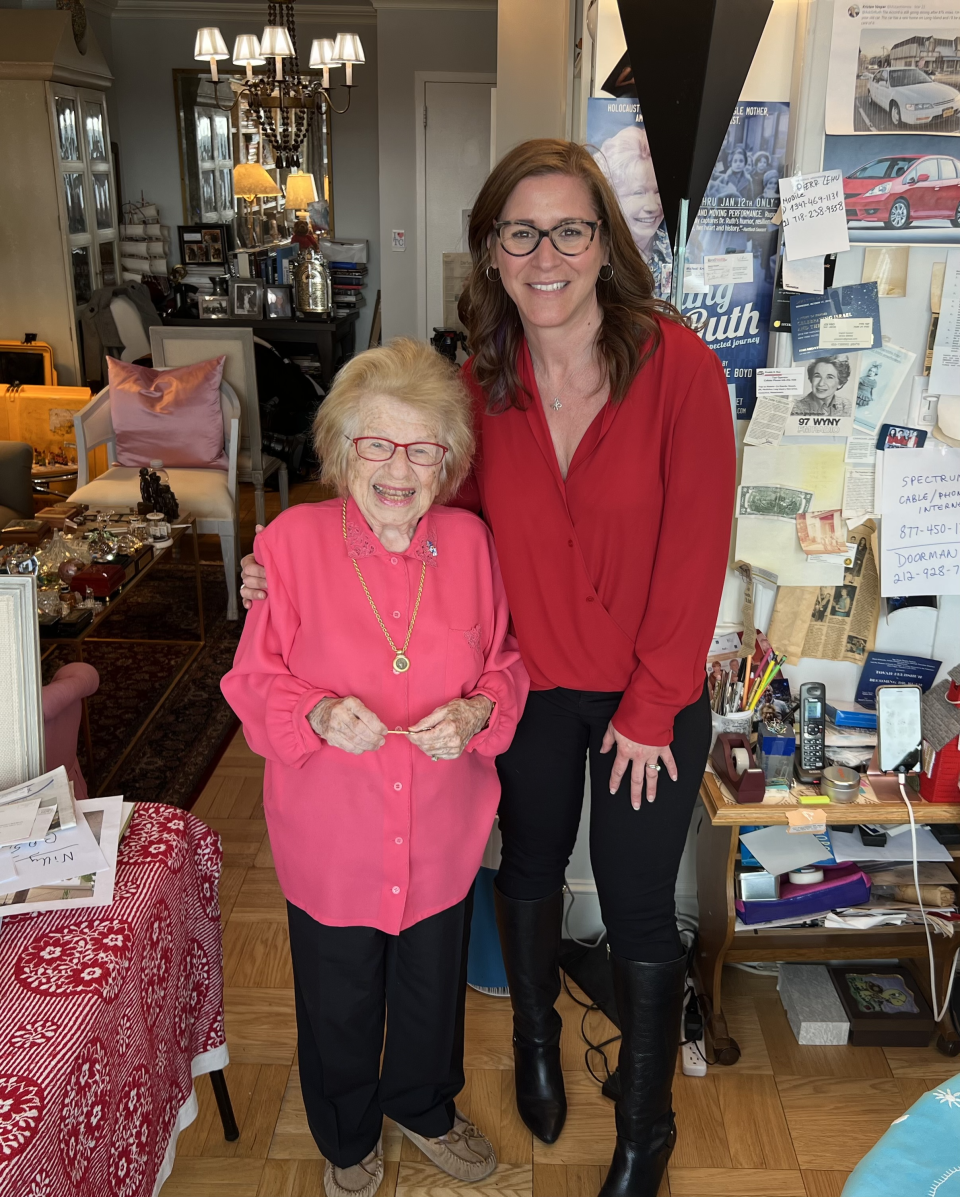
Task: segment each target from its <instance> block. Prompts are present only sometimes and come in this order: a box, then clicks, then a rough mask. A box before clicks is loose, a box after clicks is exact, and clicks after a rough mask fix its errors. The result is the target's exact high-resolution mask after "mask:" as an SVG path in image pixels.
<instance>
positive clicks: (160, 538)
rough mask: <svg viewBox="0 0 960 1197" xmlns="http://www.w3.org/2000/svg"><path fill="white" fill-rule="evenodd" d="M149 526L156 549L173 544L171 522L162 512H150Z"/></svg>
mask: <svg viewBox="0 0 960 1197" xmlns="http://www.w3.org/2000/svg"><path fill="white" fill-rule="evenodd" d="M147 528H148V529H149V534H150V542H151V543H152V545H153V547H154V548H155V549H163V548H166V547H167V545H170V544H173V538H172V537H171V535H170V531H171V529H170V524H169V522H168V521H167V517H166V516H165V515H164V514H163V513H162V512H160V511H151V512H150V513H149V515H148V516H147Z"/></svg>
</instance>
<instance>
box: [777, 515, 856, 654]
mask: <svg viewBox="0 0 960 1197" xmlns="http://www.w3.org/2000/svg"><path fill="white" fill-rule="evenodd" d="M876 535H877V528H876V524H874V522H873V521H872V520H867V521H866V522H865V523H863V524H861V525H860V526H859V527H857V528H854V529H853V530H852V531H851V533H850V540H851V542H855V543H856V546H857V547H856V551H855V553H854V555H853V557H852V558H851V563H850V565H848V566H847V568H846V569H845V570H844V574H843V584H842V585H841V586H785V587H781V588H780V590H779V592H778V594H777V602H776V606H775V607H774V609H773V618H772V620H771V621H770V630H769V633H768V637H769V640H770V643H771V644H772V645H773V647H774V649H775V650H776V651H777V652H781V653H786V654H787V660H788V661H789V663H790V664H791V665H796V664H797V662H798V661H799V660H800V658H801V657H819V658H821V659H822V660H827V661H851V662H852V663H853V664H855V665H862V664H863V662H864V660H865V658H866V655H867V653H868V652H871V651H872V650H873V646H874V638H875V636H876V629H877V616H878V614H879V607H880V583H879V578H878V576H877V564H876V560H877V558H876V551H877V545H876Z"/></svg>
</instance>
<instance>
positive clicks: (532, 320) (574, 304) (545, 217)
mask: <svg viewBox="0 0 960 1197" xmlns="http://www.w3.org/2000/svg"><path fill="white" fill-rule="evenodd" d="M597 218H598V214H597V211H596V209H595V207H594V205H593V202H592V200H591V198H590V192H589V191H588V189H587V186H586V184H585V183H583V182H582V181H581V180H580V179H577V178H574V177H572V176H571V175H557V174H550V175H538V176H533V177H531V178H528V179H523V180H522V182H520V183H518V184H517V185H516V187H514V189H513V191H512V192H511V193H510V195H509V197H508V199H507V202H506V203H505V204H504V206H503V211H502V212H501V213H500V220H523V221H529V222H530V223H531V224H533V225H535V226H536V227H537V228H540V229H550V228H553V226H554V225H556V224H559V223H560V222H561V221H562V220H596V219H597ZM489 248H490V258H491V261H492V264H493V265H494V266H496V267H497V269H498V270H499V271H500V278H501V281H502V283H503V287H504V290H505V291H506V292H507V294H508V295H509V296H510V298H511V299H512V300H513V302H514V303H515V304H516V305H517V308H518V310H519V312H520V318H521V320H522V321H523V323H524V325H525V326H526V327H527V328H561V327H563V326H564V325H565V324H568V323H570V322H571V321H574V320H576V319H577V318H578V317H581V316H584V315H586V314H587V313H588V312H589V311H592V310H593V309H595V308H596V306H597V296H596V285H597V275H598V274H599V272H600V267H601V266H602V265H603V264H604V263H605V262H606V261H607V260H608V258H607V252H606V249H605V247H604V245H603V241H602V239H601V230H600V229H598V230H597V235H596V236H595V237H594V239H593V241H592V242H591V244H590V247H589V248H588V249H587V250H586V252H585V253H582V254H580V255H579V256H578V257H575V258H569V257H566V256H565V255H564V254H562V253H560V252H558V250H556V249H555V248H554V246H553V243H552V242H551V241H550V238H549V237H544V239H543V240H542V241H541V242H540V244H539V245H538V246H537V248H536V250H535V251H534V252H533V253H532V254H528V255H527V256H526V257H524V258H516V257H512V256H511V255H510V254H508V253H507V252H506V251H505V250H504V248H503V246H502V245H501V244H500V242H499V241H498V240H497V238H496V236H495V235H494V234H492V233H491V235H490V242H489Z"/></svg>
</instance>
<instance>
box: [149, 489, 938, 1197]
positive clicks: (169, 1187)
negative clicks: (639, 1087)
mask: <svg viewBox="0 0 960 1197" xmlns="http://www.w3.org/2000/svg"><path fill="white" fill-rule="evenodd" d="M247 489H248V488H244V491H247ZM295 497H296V498H299V499H300V500H301V501H303V500H304V499H310V498H314V497H317V492H316V489H315V488H313V487H298V488H296V495H295ZM268 504H269V505H270V507H272V508H273V510H274V511H275V510H276V507H277V504H276V496H275V495H269V494H268ZM241 510H242V513H243V523H244V532H245V536H244V541H245V547H246V546H248V545H249V537H250V533H251V532H252V492H251V493H249V494H247V493H245V494H244V496H243V500H242V508H241ZM262 778H263V763H262V761H261V760H260V758H259V757H257V756H255V755H254V754H253V753H252V752H251V751H250V749H249V748H248V747H247V745H246V743H245V741H244V739H243V735H242V733H241V732H238V733H237V735H236V737H235V739H234V740H233V742H232V743H231V745H230V747H229V748H228V750H227V751H226V753H225V755H224V756H223V758H222V760H221V761H220V764H219V766H218V767H217V770H216V772H215V773H214V775H213V777H212V778H211V780H210V781H209V783H208V784H207V786H206V788H205V789H204V791H203V793H202V795H201V796H200V798H199V799H198V801H197V804H196V805H195V807H194V813H195V814H196V815H198V816H199V817H200V818H202V819H204V820H205V821H206V822H207V823H209V824H210V826H211V827H214V828H216V830H217V831H219V833H220V835H221V836H222V839H223V846H224V871H223V877H222V881H221V887H220V894H221V907H222V917H223V928H224V982H225V999H226V1031H227V1041H228V1044H229V1048H230V1058H231V1063H230V1065H229V1067H228V1068H227V1070H226V1078H227V1083H228V1085H229V1087H230V1093H231V1097H232V1099H233V1105H234V1110H235V1113H236V1117H237V1123H238V1125H239V1127H240V1138H239V1140H238V1141H237V1142H236V1143H227V1142H225V1140H224V1138H223V1133H222V1128H221V1126H220V1121H219V1118H218V1116H217V1112H216V1105H215V1102H214V1098H213V1091H212V1089H211V1086H210V1081H209V1078H208V1077H205V1076H204V1077H200V1078H199V1079H198V1081H197V1094H198V1098H199V1105H200V1113H199V1117H198V1118H197V1120H196V1122H194V1123H193V1125H191V1126H190V1127H188V1128H187V1130H186V1131H184V1133H183V1134H182V1135H181V1136H180V1140H179V1143H178V1147H177V1159H176V1164H175V1166H174V1170H173V1174H172V1175H171V1177H170V1178H169V1180H168V1181H167V1182H166V1184H165V1185H164V1187H163V1190H162V1197H219V1195H220V1194H222V1195H224V1197H319V1195H320V1194H322V1191H323V1189H322V1169H323V1161H322V1159H321V1158H320V1155H319V1152H318V1151H317V1147H316V1145H315V1143H314V1142H313V1139H312V1137H311V1135H310V1132H309V1130H308V1128H307V1124H306V1118H305V1115H304V1110H303V1102H302V1099H301V1096H300V1087H299V1082H298V1076H297V1067H296V1025H295V1020H294V1010H293V990H292V987H291V986H292V980H291V974H290V963H289V957H288V946H287V929H286V918H285V913H284V904H283V898H282V895H281V894H280V890H279V887H278V885H277V880H276V875H275V873H274V870H273V860H272V857H271V854H270V847H269V842H268V840H267V836H266V826H265V823H264V819H263V806H262V790H261V786H262ZM725 986H726V988H725V993H726V995H727V996H726V1003H727V1007H726V1008H727V1016H728V1020H729V1022H730V1025H731V1032H732V1034H733V1035H734V1036H735V1037H736V1039H737V1040H738V1041H739V1043H740V1046H741V1048H742V1050H743V1056H742V1058H741V1060H740V1062H739V1063H738V1064H737V1065H735V1066H734V1067H732V1068H722V1067H716V1068H711V1069H710V1070H709V1072H708V1075H707V1076H706V1077H704V1078H702V1079H701V1078H694V1077H684V1076H682V1075H680V1074H678V1076H677V1078H676V1083H675V1087H674V1103H675V1107H676V1110H677V1120H678V1131H679V1137H678V1143H677V1148H676V1151H675V1152H674V1155H673V1159H672V1161H671V1166H670V1169H669V1173H668V1177H667V1179H666V1181H665V1183H664V1186H663V1188H662V1189H661V1197H840V1192H841V1190H842V1188H843V1184H844V1181H845V1180H846V1177H847V1175H848V1174H849V1172H850V1170H851V1169H852V1168H853V1167H854V1165H855V1164H856V1163H857V1161H858V1160H859V1159H860V1157H861V1156H862V1155H863V1153H864V1152H865V1151H867V1150H868V1148H869V1147H870V1146H871V1145H872V1144H873V1143H874V1142H875V1141H876V1139H877V1138H878V1137H879V1136H880V1135H881V1134H882V1133H883V1132H884V1131H885V1130H886V1128H887V1127H888V1126H889V1125H890V1123H891V1122H892V1121H893V1119H894V1118H896V1117H898V1116H899V1115H900V1114H902V1113H903V1112H904V1110H905V1109H906V1108H907V1107H908V1106H909V1105H910V1104H911V1103H912V1102H914V1101H915V1100H916V1099H917V1098H918V1097H919V1096H920V1095H921V1093H923V1092H924V1091H925V1090H927V1089H930V1088H933V1087H934V1086H935V1085H937V1084H938V1083H939V1082H940V1081H942V1080H943V1078H944V1077H946V1076H950V1075H952V1074H953V1073H954V1072H955V1071H956V1061H951V1060H947V1059H946V1058H945V1057H943V1056H941V1055H939V1054H938V1053H937V1052H936V1051H935V1049H933V1048H929V1049H926V1050H917V1049H908V1048H897V1049H893V1048H891V1049H887V1050H882V1049H880V1048H853V1047H800V1046H799V1045H798V1044H797V1043H796V1041H795V1039H794V1036H793V1033H792V1032H791V1030H790V1027H789V1024H788V1023H787V1021H786V1018H785V1016H784V1014H783V1010H782V1008H781V1006H780V1002H779V999H778V997H777V994H776V989H775V985H774V982H773V980H772V979H771V978H764V977H757V976H754V975H750V974H747V973H744V972H740V971H734V970H728V977H727V979H726V981H725ZM559 1008H560V1010H561V1013H562V1014H563V1016H564V1021H565V1027H566V1030H565V1033H564V1037H563V1043H562V1053H563V1066H564V1070H565V1077H566V1084H567V1094H568V1098H569V1105H570V1112H569V1117H568V1120H567V1125H566V1128H565V1130H564V1133H563V1135H562V1136H561V1138H560V1140H559V1142H558V1143H555V1144H554V1145H553V1146H549V1147H548V1146H546V1145H545V1144H543V1143H540V1142H539V1141H533V1140H532V1138H531V1136H530V1134H529V1132H528V1131H527V1130H526V1129H525V1127H524V1126H523V1124H522V1123H521V1122H520V1120H519V1117H518V1115H517V1112H516V1105H515V1103H514V1095H513V1072H512V1068H511V1055H510V1009H509V1003H508V1002H507V1001H505V1000H504V999H502V998H493V997H486V996H484V995H481V994H478V993H475V992H474V991H473V990H470V991H469V992H468V1002H467V1026H466V1060H465V1063H466V1076H467V1084H466V1088H465V1090H464V1092H463V1094H462V1095H461V1096H460V1098H459V1099H458V1101H459V1104H460V1105H461V1106H462V1107H463V1108H464V1109H465V1110H466V1111H467V1113H468V1114H469V1115H470V1116H471V1117H472V1118H474V1119H475V1120H476V1121H477V1123H478V1124H479V1125H480V1126H481V1127H482V1128H483V1129H484V1131H485V1132H486V1133H487V1135H488V1136H489V1137H490V1139H491V1140H492V1142H493V1144H494V1146H495V1148H496V1149H497V1154H498V1158H499V1160H500V1165H499V1167H498V1169H497V1171H496V1172H495V1173H494V1174H493V1176H491V1177H490V1178H489V1179H488V1180H487V1181H486V1182H484V1183H482V1184H479V1185H459V1184H457V1183H456V1182H454V1181H452V1180H451V1179H450V1178H448V1177H446V1176H445V1175H444V1174H443V1173H440V1172H439V1171H437V1170H436V1169H435V1168H433V1167H432V1166H431V1165H430V1164H429V1163H427V1161H426V1160H425V1158H424V1157H423V1156H422V1155H421V1154H420V1152H419V1151H418V1150H417V1149H416V1148H414V1147H413V1146H412V1145H411V1144H410V1143H409V1141H408V1140H406V1139H404V1138H403V1137H402V1136H401V1135H400V1134H399V1132H398V1130H397V1128H396V1127H395V1126H392V1125H387V1127H386V1128H385V1134H384V1141H385V1153H386V1160H387V1163H386V1173H385V1176H384V1181H383V1184H382V1185H381V1188H380V1190H379V1194H378V1197H452V1195H453V1194H472V1197H494V1195H496V1197H595V1194H596V1192H597V1190H598V1188H599V1186H600V1184H601V1182H602V1179H603V1175H604V1171H605V1168H606V1167H607V1165H608V1163H609V1160H610V1157H611V1154H612V1151H613V1143H614V1123H613V1108H612V1106H611V1105H610V1103H609V1102H608V1101H606V1099H605V1098H603V1097H602V1096H601V1094H600V1090H599V1086H598V1085H597V1084H596V1083H595V1082H594V1081H593V1080H592V1078H591V1077H590V1075H589V1073H588V1072H587V1070H586V1067H585V1064H584V1059H583V1046H584V1045H583V1044H582V1043H581V1042H580V1039H579V1026H580V1016H581V1013H582V1012H581V1011H580V1010H579V1009H578V1008H577V1007H576V1006H575V1005H574V1003H573V1002H572V1001H571V1000H570V999H569V998H568V997H567V996H566V995H565V994H563V995H561V999H560V1002H559ZM587 1029H588V1034H590V1037H591V1039H593V1040H594V1042H596V1041H597V1040H598V1039H601V1038H606V1037H607V1036H609V1035H611V1034H613V1033H614V1030H613V1028H612V1027H611V1026H610V1024H609V1023H608V1022H607V1021H606V1019H605V1018H604V1017H603V1016H602V1015H600V1014H591V1015H590V1016H589V1017H588V1024H587Z"/></svg>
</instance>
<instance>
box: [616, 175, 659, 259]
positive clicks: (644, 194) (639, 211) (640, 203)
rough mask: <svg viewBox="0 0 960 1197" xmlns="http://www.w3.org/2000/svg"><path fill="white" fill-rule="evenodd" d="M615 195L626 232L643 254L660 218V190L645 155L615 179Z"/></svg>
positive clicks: (654, 233)
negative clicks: (623, 217) (624, 221)
mask: <svg viewBox="0 0 960 1197" xmlns="http://www.w3.org/2000/svg"><path fill="white" fill-rule="evenodd" d="M617 198H618V199H619V200H620V207H621V208H622V209H623V214H624V216H625V217H626V218H627V224H628V225H629V227H630V235H631V236H632V237H633V240H634V242H635V243H636V246H637V248H638V249H639V250H640V252H641V253H642V254H646V251H647V247H648V246H649V244H650V242H651V241H652V240H653V238H654V237H655V236H656V232H657V229H658V228H659V227H660V224H661V222H662V221H663V205H662V204H661V202H660V189H659V187H658V186H657V176H656V175H655V174H654V173H653V163H652V162H651V161H650V159H649V158H638V159H637V160H636V162H635V163H634V164H633V166H632V167H631V169H630V170H629V171H628V172H627V174H626V177H624V178H622V179H619V180H618V181H617Z"/></svg>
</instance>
